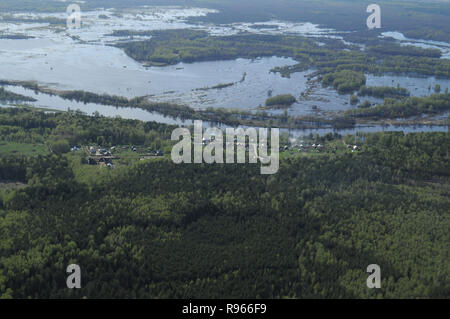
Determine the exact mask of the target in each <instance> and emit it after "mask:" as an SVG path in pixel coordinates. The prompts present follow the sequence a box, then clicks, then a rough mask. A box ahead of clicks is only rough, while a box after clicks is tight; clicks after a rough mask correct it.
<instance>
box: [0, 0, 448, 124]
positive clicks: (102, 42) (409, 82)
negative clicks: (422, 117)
mask: <svg viewBox="0 0 450 319" xmlns="http://www.w3.org/2000/svg"><path fill="white" fill-rule="evenodd" d="M214 12H216V11H214V10H210V9H203V8H184V7H145V8H144V7H143V8H137V9H129V10H120V11H117V10H115V9H106V10H97V11H90V12H83V16H82V19H83V20H82V21H83V27H82V28H81V29H76V30H67V29H66V28H65V26H64V25H58V24H50V23H46V22H44V21H45V19H61V21H63V22H64V23H65V18H66V14H65V13H61V14H54V13H53V14H45V13H43V14H29V13H20V14H17V13H16V14H8V15H5V14H3V16H2V18H3V19H2V20H1V19H0V33H1V34H3V35H11V36H20V35H26V36H29V37H32V38H27V39H4V38H2V39H0V78H1V79H3V80H15V81H35V82H36V83H38V84H39V85H41V86H47V87H49V88H53V89H58V90H85V91H89V92H94V93H98V94H103V93H106V94H110V95H118V96H125V97H128V98H131V97H136V96H147V97H148V98H149V99H150V100H151V101H163V102H172V103H177V104H185V105H189V106H191V107H194V108H201V109H202V108H208V107H213V108H219V107H223V108H237V109H242V110H247V111H249V110H256V109H257V108H258V107H259V106H262V105H264V103H265V100H266V99H267V97H269V96H274V95H278V94H292V95H293V96H295V97H296V98H297V99H298V100H299V102H297V103H295V104H294V105H292V107H291V108H290V109H289V110H288V113H289V114H291V115H306V114H318V113H323V114H325V113H326V112H335V111H344V110H346V109H349V108H352V107H353V106H350V105H349V95H339V94H338V93H337V92H336V91H335V90H332V89H329V88H323V87H322V86H320V85H319V86H317V87H315V88H314V90H313V91H312V93H311V94H310V95H309V96H308V98H307V99H302V98H301V94H302V93H304V92H305V91H306V90H307V89H308V88H309V85H310V83H308V81H307V75H308V74H310V73H312V72H313V71H314V70H308V71H305V72H298V73H294V74H292V75H291V77H290V78H283V77H281V75H280V74H278V73H273V72H271V69H273V68H275V67H282V66H286V65H294V64H296V61H294V60H293V59H291V58H286V57H265V58H258V59H252V60H250V59H236V60H230V61H212V62H199V63H191V64H187V63H180V64H177V65H172V66H165V67H145V66H144V65H142V64H140V63H138V62H136V61H135V60H133V59H131V58H130V57H128V56H127V55H126V54H125V53H124V52H123V51H122V50H121V49H119V48H116V47H113V46H111V44H114V43H117V42H120V41H124V40H128V41H129V40H130V39H129V38H128V37H112V36H111V35H110V34H111V32H113V31H114V30H135V31H142V30H162V29H181V28H184V29H186V28H190V29H198V30H204V31H207V32H209V33H210V34H211V35H213V36H222V35H233V34H238V33H241V32H250V33H259V34H298V35H303V36H310V37H314V38H320V37H324V38H336V39H342V38H341V37H340V36H339V35H338V32H336V31H335V30H332V29H324V28H320V26H318V25H314V24H311V23H292V22H284V21H277V20H273V21H269V22H260V23H234V24H230V25H213V24H209V23H190V22H189V18H190V17H198V16H204V15H207V14H211V13H214ZM383 36H385V37H393V38H395V39H396V40H397V41H399V42H400V43H402V44H413V45H417V46H422V47H434V48H439V49H440V50H441V51H442V52H443V58H450V56H449V52H450V51H449V50H450V44H448V43H444V42H436V41H420V40H411V39H407V38H405V37H404V36H403V35H402V34H400V33H398V32H387V33H383ZM142 38H149V37H135V39H134V40H139V39H142ZM366 76H367V86H397V85H400V86H401V87H405V88H407V89H408V90H409V91H410V93H411V95H413V96H426V95H429V94H430V93H432V90H433V88H434V86H435V85H436V84H440V86H441V88H442V91H444V90H445V89H446V88H448V87H450V80H447V79H436V78H434V77H428V78H416V77H405V76H388V75H386V76H373V75H370V74H367V75H366ZM7 89H8V90H11V91H13V92H16V93H19V94H23V95H27V96H32V97H34V98H36V99H37V102H34V103H31V105H33V106H37V107H47V108H51V109H57V110H67V109H68V108H70V109H72V110H76V109H79V110H81V111H83V112H85V113H87V114H92V113H94V112H98V113H99V114H101V115H104V116H121V117H122V118H130V119H141V120H144V121H147V120H148V121H158V122H164V123H169V124H182V123H181V122H180V121H178V120H174V119H170V118H168V117H164V116H162V115H160V114H157V113H150V112H146V111H144V110H141V109H130V108H116V107H111V106H105V105H99V104H93V103H88V104H83V103H77V102H73V101H67V100H63V99H61V98H59V97H57V96H49V95H46V94H36V93H35V92H34V91H32V90H26V89H23V88H20V87H8V88H7ZM367 99H369V100H370V101H371V102H373V103H382V100H380V99H374V98H367ZM267 112H274V113H279V112H282V111H273V110H268V111H267Z"/></svg>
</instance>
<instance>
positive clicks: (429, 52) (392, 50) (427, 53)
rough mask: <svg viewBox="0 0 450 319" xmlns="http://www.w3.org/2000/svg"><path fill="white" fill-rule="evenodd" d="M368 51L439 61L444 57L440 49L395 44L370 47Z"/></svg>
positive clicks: (377, 53)
mask: <svg viewBox="0 0 450 319" xmlns="http://www.w3.org/2000/svg"><path fill="white" fill-rule="evenodd" d="M366 50H367V51H368V52H370V53H374V54H376V55H379V54H380V55H401V56H415V57H428V58H437V59H439V58H440V57H441V56H442V52H441V50H439V49H423V48H419V47H416V46H412V45H399V44H394V43H389V44H381V45H376V46H369V47H367V49H366Z"/></svg>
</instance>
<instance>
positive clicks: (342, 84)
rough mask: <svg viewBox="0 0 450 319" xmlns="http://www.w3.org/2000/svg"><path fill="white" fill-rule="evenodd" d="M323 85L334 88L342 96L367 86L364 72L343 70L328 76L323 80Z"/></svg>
mask: <svg viewBox="0 0 450 319" xmlns="http://www.w3.org/2000/svg"><path fill="white" fill-rule="evenodd" d="M322 84H323V85H325V86H330V85H331V86H333V87H334V88H335V89H336V90H337V91H338V92H339V93H341V94H344V93H351V92H354V91H357V90H359V89H360V88H361V86H363V85H365V84H366V76H365V75H364V73H362V72H356V71H352V70H342V71H338V72H334V73H328V74H326V75H325V76H324V77H323V78H322Z"/></svg>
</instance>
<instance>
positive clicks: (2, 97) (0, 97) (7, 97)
mask: <svg viewBox="0 0 450 319" xmlns="http://www.w3.org/2000/svg"><path fill="white" fill-rule="evenodd" d="M35 101H36V99H34V98H32V97H29V96H25V95H21V94H17V93H14V92H11V91H8V90H5V88H3V87H0V102H35Z"/></svg>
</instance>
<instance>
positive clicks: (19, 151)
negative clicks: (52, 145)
mask: <svg viewBox="0 0 450 319" xmlns="http://www.w3.org/2000/svg"><path fill="white" fill-rule="evenodd" d="M48 153H49V150H48V148H47V146H46V145H44V144H26V143H14V142H5V141H0V156H8V155H19V156H38V155H45V154H48Z"/></svg>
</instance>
